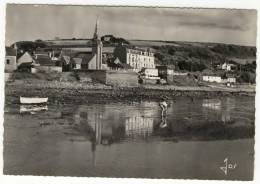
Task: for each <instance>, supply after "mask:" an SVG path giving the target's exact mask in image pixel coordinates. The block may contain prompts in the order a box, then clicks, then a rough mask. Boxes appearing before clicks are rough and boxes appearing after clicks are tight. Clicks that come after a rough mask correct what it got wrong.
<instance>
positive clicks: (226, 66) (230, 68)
mask: <svg viewBox="0 0 260 184" xmlns="http://www.w3.org/2000/svg"><path fill="white" fill-rule="evenodd" d="M221 69H222V70H226V71H233V70H234V69H235V65H234V64H230V63H226V62H225V63H224V64H222V65H221Z"/></svg>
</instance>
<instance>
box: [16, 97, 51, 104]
mask: <svg viewBox="0 0 260 184" xmlns="http://www.w3.org/2000/svg"><path fill="white" fill-rule="evenodd" d="M47 101H48V98H39V97H20V103H21V104H42V103H47Z"/></svg>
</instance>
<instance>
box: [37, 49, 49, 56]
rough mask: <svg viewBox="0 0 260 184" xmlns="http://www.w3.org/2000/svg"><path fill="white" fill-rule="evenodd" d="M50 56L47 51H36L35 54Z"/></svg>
mask: <svg viewBox="0 0 260 184" xmlns="http://www.w3.org/2000/svg"><path fill="white" fill-rule="evenodd" d="M38 54H39V55H49V53H48V52H46V51H42V50H36V51H35V52H34V55H38Z"/></svg>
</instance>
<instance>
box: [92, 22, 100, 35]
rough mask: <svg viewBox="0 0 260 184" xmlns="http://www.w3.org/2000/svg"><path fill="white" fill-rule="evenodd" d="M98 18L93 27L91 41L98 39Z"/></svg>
mask: <svg viewBox="0 0 260 184" xmlns="http://www.w3.org/2000/svg"><path fill="white" fill-rule="evenodd" d="M98 38H99V37H98V18H97V20H96V26H95V32H94V35H93V39H98Z"/></svg>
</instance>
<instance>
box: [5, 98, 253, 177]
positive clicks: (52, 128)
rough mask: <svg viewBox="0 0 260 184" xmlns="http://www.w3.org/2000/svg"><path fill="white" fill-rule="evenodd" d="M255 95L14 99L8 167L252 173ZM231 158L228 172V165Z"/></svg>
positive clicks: (15, 170) (37, 171) (48, 171)
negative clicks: (165, 103)
mask: <svg viewBox="0 0 260 184" xmlns="http://www.w3.org/2000/svg"><path fill="white" fill-rule="evenodd" d="M254 113H255V109H254V98H252V97H236V98H235V97H234V98H233V97H232V98H230V97H226V98H221V99H196V98H195V99H194V100H192V99H189V98H184V97H183V98H177V99H176V100H175V101H172V102H171V104H170V107H169V109H168V111H167V116H166V118H162V117H161V111H160V108H159V106H158V102H147V101H146V102H132V103H110V104H105V105H104V104H78V105H72V104H66V105H51V104H49V105H48V106H41V107H39V106H20V105H17V104H16V105H15V104H14V105H7V106H6V107H5V117H4V118H5V122H4V130H5V131H4V173H5V174H19V175H21V174H25V175H55V176H59V175H62V176H99V177H142V178H144V177H145V178H198V179H235V180H251V179H252V178H253V163H254V139H253V134H254ZM225 159H227V160H226V161H227V162H228V163H227V164H228V166H229V169H228V170H227V172H226V174H225V172H224V171H223V170H221V169H220V167H223V166H225V164H226V163H224V160H225Z"/></svg>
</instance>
